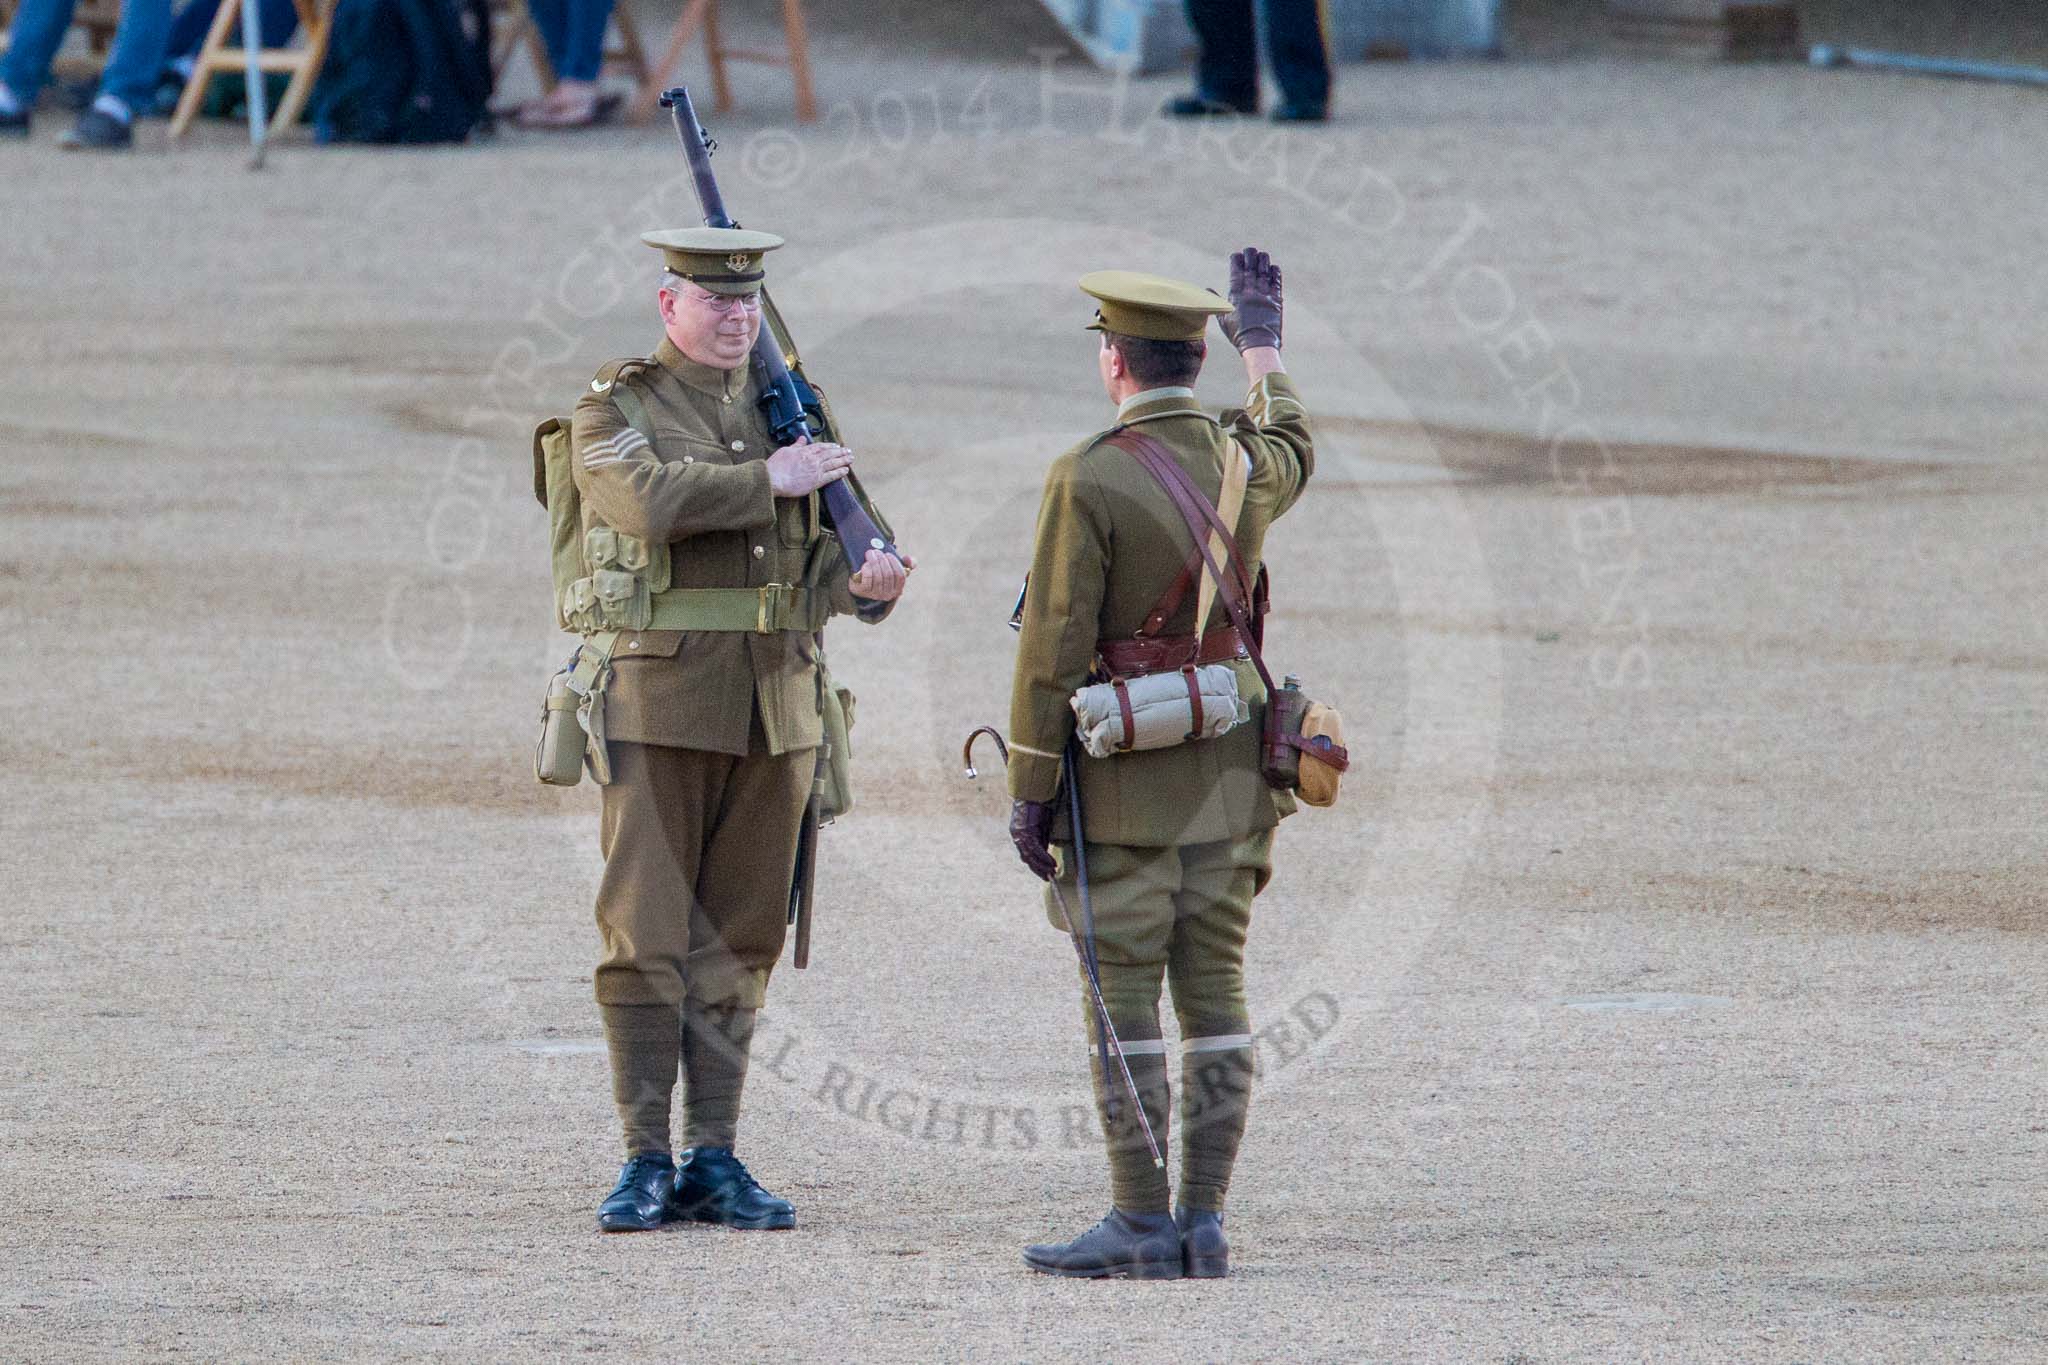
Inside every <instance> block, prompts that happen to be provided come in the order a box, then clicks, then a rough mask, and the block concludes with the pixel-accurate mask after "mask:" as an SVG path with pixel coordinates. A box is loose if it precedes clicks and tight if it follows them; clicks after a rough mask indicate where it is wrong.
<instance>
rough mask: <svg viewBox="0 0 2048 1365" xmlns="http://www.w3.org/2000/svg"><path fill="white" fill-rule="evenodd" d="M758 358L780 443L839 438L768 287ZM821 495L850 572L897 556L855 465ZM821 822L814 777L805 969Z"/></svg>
mask: <svg viewBox="0 0 2048 1365" xmlns="http://www.w3.org/2000/svg"><path fill="white" fill-rule="evenodd" d="M661 104H662V107H663V108H664V109H667V110H669V111H670V112H671V113H672V114H673V115H674V117H675V123H676V136H677V137H678V138H680V139H681V140H682V144H683V157H684V159H685V160H687V161H688V162H689V163H690V179H691V180H692V181H693V182H694V183H695V185H696V187H697V206H698V207H699V208H701V209H702V210H703V211H704V225H705V226H706V227H714V228H736V227H738V226H739V224H738V223H737V222H735V221H734V220H733V216H732V215H731V214H729V213H727V212H726V211H725V195H724V194H723V193H721V192H720V190H719V188H718V177H717V176H716V175H715V174H713V172H712V170H711V154H712V152H714V151H716V150H717V149H718V144H717V143H716V142H714V141H712V138H711V135H710V133H708V132H707V131H705V128H704V126H703V125H702V124H700V123H699V122H697V110H696V107H695V106H694V105H692V104H691V103H690V92H689V90H688V89H686V88H685V87H683V86H680V85H679V86H676V87H674V88H673V89H670V90H665V91H663V92H662V95H661ZM785 352H787V354H785ZM754 364H755V365H756V366H758V367H759V368H760V371H761V378H762V380H763V388H764V392H763V394H762V396H761V408H762V411H763V413H764V415H765V416H766V417H767V419H768V431H769V434H770V435H771V436H773V437H774V439H775V443H776V444H777V445H778V446H786V445H797V444H800V443H802V442H805V441H813V440H826V441H835V442H836V441H837V440H838V439H839V434H838V430H837V428H836V426H835V424H834V423H833V421H832V411H831V409H830V408H828V407H827V406H826V405H825V400H824V398H823V397H822V396H821V395H820V394H819V393H818V391H817V390H816V389H814V388H812V387H811V383H810V381H809V380H808V379H806V378H805V377H804V372H803V360H802V358H801V357H799V356H798V355H797V353H796V347H795V346H794V345H792V344H791V343H790V341H789V330H788V328H786V327H785V326H784V325H783V322H782V314H781V313H780V312H778V311H777V310H776V307H775V301H774V300H773V299H771V298H770V297H769V296H768V290H767V288H766V287H765V286H764V287H763V288H762V290H761V330H760V332H759V333H757V334H756V335H755V337H754ZM818 501H819V503H820V504H821V505H822V507H823V508H824V520H825V522H826V524H827V525H828V526H830V527H831V528H832V534H833V535H834V536H835V537H836V538H837V539H838V541H839V548H840V552H841V553H842V554H844V555H845V556H846V563H847V567H848V571H849V572H852V573H859V572H860V570H861V567H862V566H863V565H864V564H865V563H866V562H867V557H868V551H869V550H880V551H881V552H882V553H883V554H892V555H893V554H897V553H899V552H898V551H897V549H896V543H895V538H894V536H893V535H892V534H891V533H890V531H889V528H888V525H887V524H886V523H885V522H883V521H882V519H881V517H880V516H879V515H878V514H877V513H876V512H875V511H874V509H873V507H872V505H871V504H869V502H868V499H867V494H866V491H865V490H864V489H862V488H861V486H860V480H859V479H858V478H856V477H855V476H854V475H853V474H852V473H851V472H849V473H848V474H847V476H846V477H845V478H844V479H834V480H833V481H832V482H831V483H828V484H826V485H825V486H824V487H823V488H820V489H819V490H818ZM818 657H819V658H820V659H823V658H824V640H823V638H822V637H821V638H820V639H819V641H818ZM826 759H827V755H826V752H825V750H824V748H823V747H822V746H820V748H819V750H818V762H819V763H820V764H821V765H822V764H823V763H825V762H826ZM819 822H820V811H819V803H818V788H817V783H816V782H815V781H813V783H812V788H811V799H810V801H809V803H808V804H806V805H805V807H804V818H803V823H802V824H801V825H799V826H798V829H797V840H796V862H795V864H794V866H793V867H792V868H791V874H790V882H789V919H788V923H789V924H790V925H792V926H793V927H794V928H795V930H796V948H795V959H794V961H795V964H796V966H797V967H799V968H802V967H807V966H809V965H810V961H811V909H812V902H813V897H814V893H815V891H816V888H817V880H818V826H819Z"/></svg>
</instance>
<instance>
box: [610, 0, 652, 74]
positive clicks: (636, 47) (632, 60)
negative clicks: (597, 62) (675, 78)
mask: <svg viewBox="0 0 2048 1365" xmlns="http://www.w3.org/2000/svg"><path fill="white" fill-rule="evenodd" d="M612 27H613V28H615V29H617V30H618V32H619V45H618V46H617V47H615V48H613V49H611V50H610V51H609V52H606V53H605V54H604V63H603V67H602V69H603V70H604V71H607V72H611V71H617V72H619V73H620V74H622V75H625V76H629V77H631V78H632V81H633V84H635V85H639V84H640V83H641V82H642V81H644V80H646V79H647V45H646V44H645V43H642V42H641V41H640V25H638V24H636V23H634V22H633V15H632V12H631V11H630V10H628V9H627V8H626V5H625V0H618V3H616V4H614V5H613V6H612Z"/></svg>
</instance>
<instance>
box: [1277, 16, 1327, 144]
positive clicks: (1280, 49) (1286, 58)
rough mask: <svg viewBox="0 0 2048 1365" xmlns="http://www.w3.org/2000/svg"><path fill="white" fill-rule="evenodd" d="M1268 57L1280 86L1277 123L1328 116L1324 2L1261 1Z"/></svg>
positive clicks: (1303, 121)
mask: <svg viewBox="0 0 2048 1365" xmlns="http://www.w3.org/2000/svg"><path fill="white" fill-rule="evenodd" d="M1262 3H1263V4H1264V6H1265V20H1266V56H1267V58H1268V59H1269V60H1270V61H1271V62H1272V64H1273V80H1274V82H1275V83H1276V84H1278V85H1279V87H1280V103H1279V104H1278V105H1276V106H1274V109H1273V119H1274V121H1275V122H1278V123H1320V122H1322V121H1323V120H1324V119H1326V118H1328V117H1329V116H1330V45H1329V41H1328V35H1327V34H1326V33H1325V32H1324V30H1323V6H1322V0H1262Z"/></svg>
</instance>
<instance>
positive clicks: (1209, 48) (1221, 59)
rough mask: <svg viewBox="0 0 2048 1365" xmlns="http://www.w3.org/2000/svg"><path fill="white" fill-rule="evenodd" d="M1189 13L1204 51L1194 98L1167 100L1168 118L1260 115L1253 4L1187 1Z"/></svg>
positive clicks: (1228, 0) (1238, 0) (1243, 0)
mask: <svg viewBox="0 0 2048 1365" xmlns="http://www.w3.org/2000/svg"><path fill="white" fill-rule="evenodd" d="M1313 2H1314V0H1310V3H1313ZM1187 7H1188V24H1189V26H1190V27H1192V28H1193V29H1194V30H1195V38H1196V41H1197V42H1198V43H1199V45H1200V50H1199V55H1198V56H1197V57H1196V60H1195V93H1194V94H1192V95H1178V96H1175V97H1174V98H1173V99H1170V100H1168V101H1167V102H1166V113H1168V114H1170V115H1173V116H1174V117H1177V118H1196V117H1201V116H1203V115H1209V114H1255V113H1257V112H1258V110H1259V39H1258V32H1257V29H1256V27H1255V26H1254V24H1253V20H1252V0H1187Z"/></svg>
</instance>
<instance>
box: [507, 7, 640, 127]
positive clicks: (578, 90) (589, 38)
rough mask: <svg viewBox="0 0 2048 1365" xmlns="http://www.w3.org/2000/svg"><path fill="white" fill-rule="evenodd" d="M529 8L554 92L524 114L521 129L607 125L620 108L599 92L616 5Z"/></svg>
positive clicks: (522, 110) (525, 108)
mask: <svg viewBox="0 0 2048 1365" xmlns="http://www.w3.org/2000/svg"><path fill="white" fill-rule="evenodd" d="M527 8H528V9H529V10H530V11H531V12H532V14H533V21H534V24H535V26H536V27H538V28H539V29H540V36H541V41H542V42H544V43H546V44H547V49H548V60H549V61H550V62H552V63H553V64H554V68H555V88H554V89H553V90H550V91H549V92H548V93H547V94H546V95H544V96H542V97H541V98H540V99H537V100H534V101H533V102H532V103H530V104H526V105H524V106H522V107H521V108H520V110H519V114H518V121H519V124H520V126H521V127H523V128H587V127H589V126H590V125H592V124H594V123H602V122H604V121H605V119H606V117H608V116H609V114H610V112H611V110H612V108H614V107H616V105H617V103H618V101H617V100H616V99H611V100H607V99H606V98H604V97H603V96H602V95H600V94H599V92H598V88H597V78H598V76H599V74H600V73H601V72H602V70H603V68H604V35H605V29H606V27H607V26H608V25H610V23H611V18H612V0H528V5H527Z"/></svg>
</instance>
